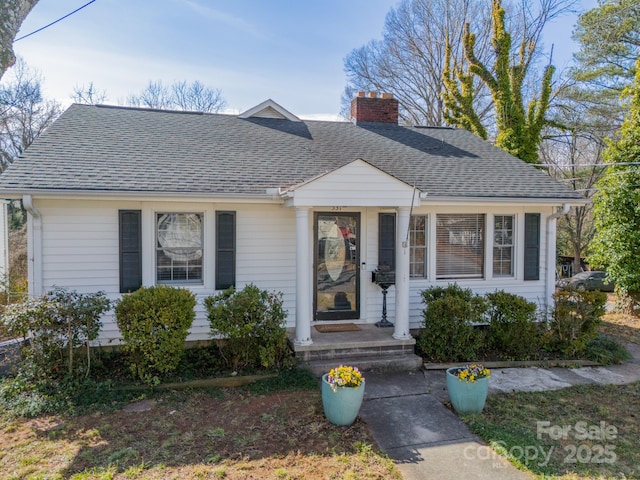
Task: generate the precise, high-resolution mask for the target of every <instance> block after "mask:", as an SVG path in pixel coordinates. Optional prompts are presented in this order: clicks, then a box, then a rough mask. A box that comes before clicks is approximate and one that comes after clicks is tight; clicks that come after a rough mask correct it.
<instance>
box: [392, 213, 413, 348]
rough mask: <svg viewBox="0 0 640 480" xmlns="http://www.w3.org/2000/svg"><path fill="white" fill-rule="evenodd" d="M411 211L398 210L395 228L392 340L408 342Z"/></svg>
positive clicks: (409, 336) (409, 335)
mask: <svg viewBox="0 0 640 480" xmlns="http://www.w3.org/2000/svg"><path fill="white" fill-rule="evenodd" d="M410 213H411V210H410V208H409V207H399V208H398V224H397V226H396V318H395V324H394V330H393V338H395V339H396V340H408V339H410V338H412V337H411V334H410V333H409V242H408V239H407V232H408V230H409V220H410Z"/></svg>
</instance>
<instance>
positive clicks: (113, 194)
mask: <svg viewBox="0 0 640 480" xmlns="http://www.w3.org/2000/svg"><path fill="white" fill-rule="evenodd" d="M23 195H31V196H33V197H60V198H63V197H83V198H86V197H92V198H110V199H111V198H114V199H115V198H125V197H126V198H139V199H142V198H162V199H167V198H176V197H180V198H188V199H194V200H195V199H232V200H236V199H237V200H272V201H275V202H277V203H282V199H281V198H280V196H279V195H277V194H274V193H272V192H271V191H267V192H266V193H264V194H252V193H207V192H179V191H178V192H157V191H139V190H83V189H46V188H27V189H25V188H16V189H12V188H0V198H5V199H18V198H21V197H22V196H23Z"/></svg>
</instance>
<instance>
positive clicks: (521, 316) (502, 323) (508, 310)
mask: <svg viewBox="0 0 640 480" xmlns="http://www.w3.org/2000/svg"><path fill="white" fill-rule="evenodd" d="M486 299H487V302H488V304H489V307H488V316H489V322H490V323H489V333H488V335H489V337H488V343H489V346H490V347H491V348H492V349H493V350H495V351H496V352H498V353H499V354H500V355H501V356H505V357H509V358H516V359H518V360H525V359H528V358H531V357H532V356H533V355H535V354H536V353H538V352H539V349H540V342H541V332H540V328H539V327H538V324H537V322H536V304H535V303H533V302H529V301H527V300H526V299H525V298H523V297H520V296H518V295H514V294H511V293H507V292H504V291H496V292H494V293H488V294H487V295H486Z"/></svg>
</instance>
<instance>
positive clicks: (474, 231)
mask: <svg viewBox="0 0 640 480" xmlns="http://www.w3.org/2000/svg"><path fill="white" fill-rule="evenodd" d="M484 225H485V216H484V214H459V213H447V214H438V215H436V278H437V279H443V280H445V279H468V278H483V277H484V244H485V241H484V231H485V228H484Z"/></svg>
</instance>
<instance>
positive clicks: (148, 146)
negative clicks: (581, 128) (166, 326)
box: [0, 105, 582, 200]
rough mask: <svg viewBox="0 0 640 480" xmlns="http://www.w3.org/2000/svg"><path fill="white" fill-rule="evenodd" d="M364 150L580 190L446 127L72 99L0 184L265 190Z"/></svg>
mask: <svg viewBox="0 0 640 480" xmlns="http://www.w3.org/2000/svg"><path fill="white" fill-rule="evenodd" d="M357 158H361V159H363V160H365V161H366V162H368V163H370V164H372V165H374V166H376V167H377V168H379V169H381V170H383V171H385V172H387V173H388V174H390V175H393V176H394V177H397V178H398V179H400V180H402V181H404V182H406V183H408V184H410V185H414V184H415V185H416V186H417V187H418V188H419V189H420V190H421V191H423V192H427V193H428V194H429V195H430V196H436V197H456V198H460V197H486V198H492V197H500V198H514V199H516V198H522V199H538V198H540V199H549V198H553V199H567V200H573V199H581V198H582V197H581V196H580V195H579V194H577V193H576V192H573V191H572V190H570V189H569V188H567V187H565V186H564V185H561V184H560V183H558V182H556V181H554V180H553V179H551V178H549V176H548V175H547V174H545V173H544V172H542V171H540V170H538V169H536V168H534V167H532V166H531V165H527V164H525V163H524V162H522V161H520V160H518V159H517V158H515V157H513V156H511V155H509V154H507V153H505V152H503V151H502V150H500V149H498V148H496V147H494V146H492V145H491V144H490V143H488V142H485V141H483V140H481V139H479V138H477V137H476V136H474V135H473V134H471V133H469V132H467V131H465V130H458V129H451V128H422V127H403V126H398V125H386V124H377V123H376V124H359V125H358V126H356V125H353V124H351V123H347V122H322V121H304V122H292V121H289V120H279V119H268V118H248V119H241V118H238V117H236V116H232V115H219V114H198V113H183V112H168V111H157V110H143V109H132V108H122V107H106V106H88V105H72V106H71V107H70V108H69V109H68V110H67V111H66V112H65V113H64V114H63V115H62V116H61V117H60V118H59V119H58V120H57V121H56V122H55V124H54V125H53V126H52V127H50V128H49V130H48V131H47V132H46V133H45V134H44V135H43V136H42V137H40V138H39V139H38V140H37V141H36V142H34V144H33V145H32V146H31V147H30V148H29V149H28V150H27V151H26V152H25V154H24V155H23V156H22V158H20V159H18V160H16V162H15V163H14V164H13V165H11V166H10V167H9V168H8V169H7V171H6V172H4V173H3V174H2V175H1V176H0V191H1V192H4V193H5V194H6V193H10V192H13V191H15V192H16V193H22V192H26V191H29V192H31V193H34V192H37V191H38V190H47V191H60V192H64V191H91V192H96V193H98V192H112V193H117V192H122V193H134V192H137V193H150V194H153V193H158V194H172V193H175V194H183V193H184V194H186V193H188V194H192V195H193V194H195V195H203V196H206V195H224V194H242V195H253V194H256V195H264V194H265V193H266V189H268V188H275V187H279V188H288V187H291V186H293V185H297V184H300V183H301V182H304V181H307V180H309V179H311V178H313V177H315V176H317V175H319V174H322V173H324V172H327V171H331V170H334V169H336V168H338V167H340V166H343V165H346V164H347V163H349V162H352V161H353V160H355V159H357Z"/></svg>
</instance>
